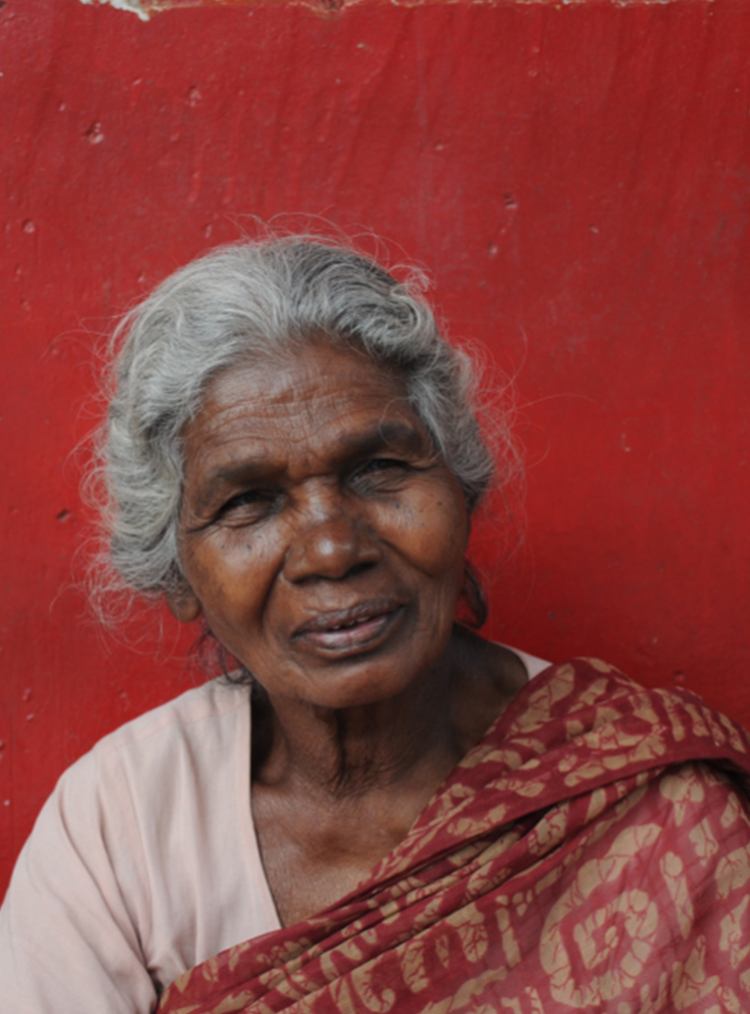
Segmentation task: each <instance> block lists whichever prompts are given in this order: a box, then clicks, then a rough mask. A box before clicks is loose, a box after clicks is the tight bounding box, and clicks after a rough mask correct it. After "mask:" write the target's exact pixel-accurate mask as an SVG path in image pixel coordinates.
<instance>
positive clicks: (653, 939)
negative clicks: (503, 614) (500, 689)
mask: <svg viewBox="0 0 750 1014" xmlns="http://www.w3.org/2000/svg"><path fill="white" fill-rule="evenodd" d="M749 788H750V740H749V739H748V737H747V735H746V734H745V733H744V732H743V730H742V729H740V728H739V727H738V726H736V725H735V724H734V723H733V722H731V721H730V720H729V719H728V718H726V717H724V716H723V715H719V714H717V713H716V712H714V711H712V710H711V709H710V708H708V707H707V706H706V705H705V704H704V703H703V702H702V701H701V700H700V699H699V698H698V697H696V696H694V695H693V694H691V693H690V692H688V691H684V690H675V691H667V690H644V689H642V688H641V687H639V686H638V685H637V684H635V683H633V682H632V681H631V680H629V679H628V678H627V677H625V676H623V675H622V674H621V673H619V672H618V671H617V670H615V669H613V668H611V667H610V666H608V665H605V664H604V663H602V662H599V661H596V660H585V659H576V660H574V661H572V662H567V663H564V664H562V665H557V666H552V667H550V668H549V669H547V670H546V671H545V672H544V673H542V674H540V675H539V676H537V677H536V678H535V679H534V680H533V681H532V682H531V683H530V684H528V685H527V686H526V687H525V688H524V689H523V690H522V691H521V693H520V694H519V695H518V696H517V697H516V699H515V700H514V701H513V702H512V703H511V705H510V706H509V707H508V708H507V709H506V711H504V712H503V714H502V715H501V716H500V717H499V719H498V720H497V721H496V722H495V723H494V725H493V726H492V727H491V728H490V730H489V731H488V732H487V734H486V735H485V736H484V738H483V739H482V741H481V742H480V743H479V744H478V745H477V746H476V747H474V749H473V750H471V751H470V752H469V753H468V754H467V755H466V756H465V757H464V758H463V760H462V761H461V762H460V763H459V764H458V765H457V767H456V768H455V769H454V771H453V772H452V773H451V775H450V776H449V778H448V779H447V781H446V782H445V783H444V784H443V785H442V786H441V788H440V789H439V790H438V792H437V793H436V794H435V796H434V797H433V799H432V800H431V802H430V803H429V804H428V806H427V807H426V808H425V810H424V811H423V812H422V814H421V815H420V816H419V818H418V819H417V821H416V822H415V824H414V825H413V827H412V828H411V830H410V832H409V834H408V835H407V836H406V838H405V839H404V840H403V841H402V842H401V843H400V845H399V846H398V847H397V848H396V849H395V850H394V851H393V852H391V853H390V854H389V855H388V856H386V857H385V858H384V859H383V860H382V861H381V862H380V863H379V864H378V866H377V867H376V868H375V869H374V870H373V871H372V873H371V875H370V876H369V877H368V879H367V880H366V881H365V882H363V883H362V884H360V885H359V887H358V888H357V890H356V891H355V892H353V893H352V894H350V895H349V896H348V897H346V898H343V899H342V900H341V901H339V902H338V903H336V904H335V905H334V906H332V907H331V908H329V909H327V910H326V911H324V912H322V913H320V914H319V915H317V916H315V917H313V918H311V919H309V920H307V921H306V922H304V923H300V924H298V925H296V926H288V927H285V928H283V929H281V930H278V931H276V932H274V933H269V934H266V935H264V936H261V937H258V938H256V939H254V940H250V941H247V942H245V943H242V944H239V945H237V946H235V947H232V948H230V949H229V950H227V951H224V952H223V953H221V954H219V955H217V956H216V957H215V958H212V959H210V960H209V961H207V962H204V963H203V964H201V965H199V966H197V967H196V968H193V969H191V970H189V971H187V972H185V973H184V974H183V975H181V976H180V977H179V978H178V979H176V980H175V981H174V982H173V983H172V984H171V985H170V986H169V987H168V988H167V989H166V990H165V992H164V994H163V995H162V997H161V1001H160V1004H159V1008H158V1011H159V1014H235V1012H238V1014H239V1012H244V1014H275V1012H277V1011H286V1012H289V1014H353V1012H357V1014H360V1012H361V1014H368V1012H372V1014H390V1012H393V1014H469V1012H471V1014H498V1012H502V1014H504V1012H506V1011H507V1012H509V1014H563V1012H573V1011H591V1010H596V1011H606V1012H608V1014H666V1012H667V1011H670V1012H671V1011H685V1012H688V1014H724V1012H731V1014H741V1012H743V1011H748V1010H750V802H748V789H749Z"/></svg>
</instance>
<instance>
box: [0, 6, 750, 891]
mask: <svg viewBox="0 0 750 1014" xmlns="http://www.w3.org/2000/svg"><path fill="white" fill-rule="evenodd" d="M748 53H750V11H748V10H747V5H746V4H744V3H742V2H733V0H716V2H714V3H704V2H701V0H697V2H689V0H677V2H674V3H667V4H664V5H658V6H653V5H648V6H641V5H639V4H630V5H627V6H625V7H622V6H618V5H614V4H610V3H607V2H599V3H588V4H582V5H573V6H565V5H563V6H560V5H554V4H514V3H503V4H499V5H493V4H481V5H462V4H453V5H445V6H443V5H440V4H436V5H428V6H418V7H414V8H411V9H407V8H404V7H396V6H389V5H368V4H362V5H359V6H354V7H352V8H349V9H346V10H344V11H343V12H342V13H340V14H339V15H336V16H329V17H321V16H319V15H317V14H315V13H314V12H312V11H311V10H310V9H307V8H305V7H299V6H292V7H290V6H284V5H280V4H269V5H267V6H264V5H256V6H252V7H242V6H229V7H221V6H216V5H213V4H212V5H210V6H207V7H204V8H196V9H181V10H173V11H170V12H168V13H164V14H161V15H158V16H156V17H154V18H152V20H150V21H148V22H143V21H140V20H138V18H136V17H134V16H133V15H132V14H129V13H126V12H123V11H117V10H114V9H112V8H111V7H92V6H86V7H85V6H83V5H82V4H81V3H79V2H78V0H6V2H5V3H4V4H2V6H1V7H0V71H1V72H2V77H0V94H1V95H2V99H1V103H0V118H1V120H0V127H1V129H0V138H2V142H1V144H0V160H1V161H2V172H1V173H0V188H1V190H0V207H1V209H2V217H1V218H0V222H2V225H3V228H4V250H3V258H4V259H3V266H2V273H1V275H0V278H1V279H2V302H1V303H0V314H2V369H1V370H0V399H1V402H2V406H1V408H0V415H1V416H2V419H1V420H0V448H1V449H2V450H1V453H2V461H3V483H2V489H1V490H0V496H2V507H1V516H2V520H3V529H2V536H1V539H2V542H1V546H0V560H1V561H2V583H1V584H0V595H2V609H1V610H0V635H1V637H2V655H1V656H0V658H1V659H2V681H1V684H0V694H1V695H2V696H1V698H0V701H1V703H2V714H1V715H0V723H1V724H0V740H2V747H0V881H2V882H4V878H5V877H6V875H7V873H8V871H9V868H10V864H11V861H12V859H13V857H14V855H15V854H16V852H17V850H18V849H19V848H20V846H21V843H22V841H23V839H24V837H25V835H26V834H27V833H28V830H29V828H30V826H31V822H32V820H33V818H34V816H35V814H36V812H37V810H38V808H39V806H40V805H41V803H42V801H43V799H44V797H45V796H46V794H47V793H48V791H49V790H50V789H51V787H52V785H53V784H54V781H55V778H56V777H57V775H58V774H59V773H60V771H61V770H62V769H63V767H65V766H66V765H67V764H68V763H69V762H70V761H72V760H73V759H74V758H75V757H77V756H78V755H79V754H80V753H81V752H83V751H84V750H85V749H86V748H88V747H89V746H90V745H91V744H92V743H93V742H94V741H95V740H96V739H97V738H98V737H99V736H101V735H102V734H103V733H104V732H106V731H107V730H109V729H110V728H112V727H114V726H115V725H118V724H120V723H121V722H122V721H124V720H126V719H128V718H130V717H132V716H134V715H135V714H137V713H138V712H140V711H142V710H144V709H145V708H146V707H149V706H152V705H154V704H156V703H158V702H160V701H161V700H163V699H165V698H167V697H169V696H170V695H173V694H174V693H176V692H178V691H179V690H180V689H182V688H184V687H185V686H187V685H189V684H190V683H191V681H193V680H195V679H197V678H198V677H197V676H196V674H195V673H194V672H193V673H191V672H185V667H184V665H183V664H182V662H181V661H180V653H181V651H182V649H183V648H184V647H185V645H186V644H187V643H189V640H190V634H187V635H180V636H181V640H179V641H178V640H176V639H175V635H174V634H173V633H172V629H173V628H172V627H171V626H169V625H167V627H166V634H165V639H164V644H163V647H162V649H161V651H160V654H159V656H158V657H156V658H155V657H154V649H153V645H152V643H151V642H150V641H148V640H146V641H144V643H143V644H142V646H141V648H140V649H137V648H134V647H125V646H123V645H120V644H118V643H116V642H112V641H111V640H107V639H106V638H102V637H101V635H100V634H99V633H98V632H97V630H96V628H95V627H94V626H93V625H92V624H91V623H90V621H88V620H86V618H85V613H84V598H83V595H82V594H81V593H80V591H78V590H77V589H76V587H75V584H74V580H75V578H74V576H72V575H73V574H74V571H73V570H72V557H73V553H74V550H75V547H76V546H77V545H78V544H79V542H80V540H81V538H82V536H83V533H84V531H85V527H86V516H85V512H84V511H83V509H82V507H81V502H80V498H79V495H78V492H77V484H78V467H79V458H78V456H76V455H71V450H72V448H73V447H74V446H75V445H76V444H77V443H78V442H79V441H81V440H82V439H83V438H84V437H85V435H86V434H87V432H88V431H89V430H90V429H91V427H92V426H93V424H94V421H95V419H96V415H97V411H98V409H97V406H96V404H95V403H92V401H91V398H90V394H91V392H92V391H93V389H94V386H95V383H94V377H95V375H96V354H95V348H96V346H97V343H98V341H99V335H100V334H101V333H102V332H103V331H105V330H106V329H107V328H108V327H109V326H110V323H111V320H112V318H113V316H114V315H115V314H117V313H118V312H120V311H121V310H122V309H124V308H125V307H127V306H128V305H129V304H130V303H131V302H132V301H133V300H134V299H135V298H137V297H138V295H139V294H141V293H143V292H144V291H145V290H147V289H148V288H149V287H150V286H152V285H153V284H154V283H156V282H157V281H158V280H160V279H161V278H162V277H163V276H164V275H165V274H167V273H168V272H169V271H171V270H172V269H173V268H174V267H176V266H177V265H179V264H182V263H184V262H185V261H187V260H188V259H190V258H191V257H193V256H194V255H196V254H198V253H199V252H201V251H202V250H205V249H206V248H207V247H209V246H211V245H213V244H215V243H217V242H221V241H224V240H229V239H235V238H237V237H238V236H239V235H240V234H241V232H242V229H243V228H245V227H246V226H247V219H246V218H245V217H244V216H248V215H257V216H260V217H262V218H264V219H267V218H269V217H271V216H273V215H275V214H278V213H282V212H305V213H311V214H320V215H323V216H325V217H327V218H328V219H330V220H332V221H333V222H335V223H338V224H340V225H342V226H345V227H352V226H354V227H358V226H360V227H362V228H364V229H373V230H375V231H376V232H378V233H381V234H383V235H385V236H387V237H389V238H390V239H391V240H393V241H394V242H393V245H392V247H391V249H392V251H393V256H394V257H395V258H396V259H399V258H400V257H403V256H408V257H411V258H413V259H416V260H418V261H419V262H421V263H423V264H424V265H426V266H427V267H428V268H429V269H430V270H431V272H432V274H433V277H434V280H435V285H436V288H435V292H436V298H437V300H438V303H439V306H440V309H441V311H442V313H443V314H444V315H445V317H446V318H447V320H448V321H449V322H450V330H451V332H452V333H453V334H454V335H455V336H457V337H460V338H471V339H473V340H475V341H477V342H479V343H481V345H483V346H484V347H485V348H486V349H487V350H488V352H489V353H490V356H491V358H492V360H493V361H494V362H495V363H497V364H498V366H499V367H500V368H502V369H504V370H506V371H508V372H510V373H513V374H514V375H516V376H517V384H518V404H519V415H518V427H519V432H520V435H521V437H522V439H523V440H524V442H525V443H526V446H527V451H528V458H529V465H530V467H529V472H528V495H527V508H526V516H525V519H524V520H523V522H522V526H523V528H524V530H525V537H524V540H523V543H522V544H521V546H520V548H518V550H517V552H516V554H515V556H514V557H513V559H512V560H510V561H509V562H506V563H504V564H502V565H501V564H498V563H497V562H496V561H497V557H498V555H499V554H498V547H499V546H500V545H502V544H503V543H505V542H507V541H510V542H511V543H513V542H514V541H515V540H516V538H517V536H516V534H515V533H511V534H510V535H509V534H508V533H507V532H506V531H505V529H504V528H503V526H501V525H498V524H495V525H492V524H488V523H484V524H483V525H482V526H480V531H479V555H480V557H481V562H482V563H483V564H484V566H485V569H487V570H488V571H491V572H492V575H493V576H492V581H491V583H492V588H493V593H492V598H493V612H492V617H493V618H492V621H491V624H490V628H489V629H490V633H492V634H493V635H495V636H499V637H502V638H503V639H505V640H507V641H509V642H511V643H515V644H518V645H520V646H522V647H525V648H527V649H529V650H531V651H535V652H536V653H538V654H541V655H544V656H546V657H548V658H552V659H562V658H564V657H565V656H568V655H570V654H580V653H585V654H596V655H600V656H604V657H606V658H607V659H609V660H610V661H612V662H615V663H617V664H619V665H620V666H622V667H623V668H625V669H626V670H627V671H629V672H631V673H632V674H633V675H634V676H636V677H638V678H640V679H641V680H643V681H644V682H646V683H648V684H652V685H653V684H664V683H667V684H668V683H671V682H673V681H676V682H678V683H681V684H685V685H687V686H690V687H694V688H696V689H698V690H700V691H701V692H702V693H704V694H705V696H706V697H707V698H708V699H709V701H711V702H712V703H714V704H716V705H719V706H720V707H723V708H724V709H726V710H727V711H729V712H730V713H731V714H732V715H734V716H735V717H739V718H740V719H744V720H745V721H746V722H750V690H749V689H748V682H747V671H748V660H749V659H748V655H749V654H750V647H749V645H748V635H747V626H748V624H747V615H748V609H749V607H750V586H749V584H748V571H749V567H748V564H749V563H750V560H749V556H750V552H749V550H750V534H749V532H748V521H747V515H748V508H747V504H748V500H749V499H750V496H749V495H750V475H749V473H750V467H749V466H748V430H749V414H750V410H749V409H748V396H747V392H748V382H749V381H750V356H749V354H748V340H749V339H748V325H749V324H750V305H749V295H750V286H749V282H748V268H750V247H749V245H748V243H749V239H750V233H749V232H748V211H749V210H750V194H749V186H750V60H749V59H748ZM247 227H249V228H251V226H247ZM399 245H400V247H401V248H402V249H401V250H399ZM493 560H494V561H495V562H493ZM149 636H150V635H149ZM1 886H2V885H1V884H0V889H1Z"/></svg>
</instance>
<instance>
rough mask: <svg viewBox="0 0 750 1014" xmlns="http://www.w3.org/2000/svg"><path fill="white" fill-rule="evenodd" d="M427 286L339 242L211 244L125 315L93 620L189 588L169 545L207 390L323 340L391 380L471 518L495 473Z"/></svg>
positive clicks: (104, 466)
mask: <svg viewBox="0 0 750 1014" xmlns="http://www.w3.org/2000/svg"><path fill="white" fill-rule="evenodd" d="M424 288H425V282H424V278H423V276H422V275H421V274H420V273H419V272H417V271H412V272H411V274H410V276H409V278H408V279H407V280H406V281H403V282H398V281H396V279H395V278H393V277H392V276H391V275H390V274H388V273H387V272H386V271H385V270H384V269H383V268H381V267H380V266H379V265H378V264H376V263H375V262H374V261H373V260H370V259H369V258H368V257H366V256H363V255H362V254H360V253H358V252H356V251H354V250H352V249H349V248H347V247H345V246H342V245H339V244H336V243H332V242H328V241H326V240H320V239H318V238H314V237H312V238H311V237H306V236H289V237H284V238H273V239H270V240H269V239H266V240H262V241H256V242H242V243H240V244H236V245H231V246H224V247H220V248H218V249H216V250H214V251H212V252H210V253H209V254H207V255H205V256H203V257H201V258H199V259H198V260H195V261H193V262H192V263H191V264H188V265H187V266H186V267H184V268H182V269H180V270H179V271H177V272H175V273H174V274H173V275H172V276H171V277H170V278H167V280H166V281H164V282H163V283H162V284H161V285H159V286H158V288H156V290H155V291H154V292H153V293H152V294H151V295H150V296H149V297H148V298H147V299H146V300H145V301H144V302H142V303H141V304H140V305H139V306H137V307H136V308H135V309H133V310H132V311H131V312H130V313H128V314H127V315H126V316H125V317H124V318H123V320H122V321H121V323H120V324H119V326H118V328H117V329H116V331H115V334H114V337H113V346H112V348H113V360H112V367H111V373H110V387H109V392H108V394H109V396H110V405H109V414H108V417H107V420H106V422H105V424H104V426H103V428H102V432H101V435H100V441H99V445H98V465H97V467H96V469H95V474H96V476H97V477H98V481H99V487H100V492H99V507H100V509H101V511H102V514H103V520H104V530H105V533H106V536H105V537H106V541H107V543H108V546H107V547H106V548H105V550H104V553H103V559H102V560H100V563H99V565H98V567H96V568H95V574H96V576H95V579H94V582H93V583H94V588H93V592H94V595H93V597H94V602H95V606H96V608H97V611H98V612H99V615H100V616H101V617H102V618H104V619H108V618H109V619H111V618H112V617H113V613H114V612H116V609H114V608H113V607H112V601H113V599H114V600H118V601H120V602H121V601H122V598H123V595H122V593H125V598H127V597H128V595H130V596H133V594H134V593H137V594H140V595H146V596H150V597H159V596H163V595H168V596H174V597H177V598H179V597H180V596H181V595H182V594H183V593H184V592H185V590H186V584H185V578H184V576H183V572H182V568H181V565H180V559H179V553H178V543H177V530H178V517H179V511H180V502H181V495H182V485H183V443H182V435H183V432H184V429H185V426H186V424H187V423H189V422H190V421H191V419H193V418H194V417H195V415H196V414H197V412H198V411H199V409H200V406H201V401H202V399H203V397H204V393H205V391H206V388H207V385H208V384H209V383H210V382H211V380H212V379H213V378H215V377H216V376H217V375H218V374H220V373H222V372H223V371H225V370H228V369H231V368H232V366H234V365H236V364H237V363H238V362H240V361H242V362H248V361H249V362H252V361H253V359H254V358H255V359H256V361H257V359H258V357H262V358H264V359H267V358H268V356H269V355H270V356H273V355H274V354H277V355H278V354H279V353H284V352H285V351H288V350H289V348H290V347H294V346H295V345H296V346H298V345H299V343H300V342H305V341H307V340H310V339H312V338H319V337H320V336H321V335H324V336H326V337H327V338H329V339H330V340H331V341H334V342H340V343H342V344H347V345H352V344H354V345H356V346H359V347H360V348H361V349H363V350H364V351H365V352H366V353H367V354H368V355H369V356H370V357H371V358H372V359H373V360H374V362H376V363H378V364H382V365H384V366H387V367H390V368H393V369H395V370H397V371H398V372H399V374H400V375H401V377H402V378H403V382H404V385H405V388H406V392H407V397H408V400H409V403H410V405H411V407H412V409H413V411H414V412H415V413H416V415H417V417H418V418H419V419H420V420H421V422H422V423H423V425H424V426H425V427H426V429H427V431H428V432H429V434H430V436H431V438H432V440H433V441H434V444H435V447H436V449H437V450H438V452H439V453H440V454H441V455H442V457H443V459H444V461H445V462H446V464H447V466H448V467H449V468H450V469H451V470H452V471H453V473H454V474H455V476H456V478H457V479H458V481H459V483H460V485H461V487H462V489H463V492H464V495H465V497H466V503H467V505H468V508H469V511H470V512H473V511H474V510H475V508H476V506H477V504H478V503H479V501H480V500H481V498H482V496H483V494H484V493H485V492H486V490H487V488H488V486H489V485H490V483H491V481H492V479H493V475H494V473H495V467H494V461H493V454H492V453H491V452H490V450H489V448H488V446H487V444H486V442H485V440H484V439H483V437H482V434H481V432H480V427H479V425H478V422H477V417H476V411H475V407H474V398H475V394H476V378H475V370H474V368H473V366H472V362H471V360H470V358H469V356H468V355H467V354H466V353H465V352H463V351H461V350H459V349H456V348H454V347H452V346H451V345H449V344H448V343H447V342H446V341H445V340H444V339H443V338H442V337H441V335H440V333H439V330H438V327H437V324H436V322H435V318H434V316H433V313H432V311H431V310H430V308H429V307H428V306H427V304H426V302H425V301H424V298H423V295H422V293H423V290H424ZM496 428H497V427H496ZM497 429H498V432H499V433H500V434H501V440H500V444H501V446H500V448H499V451H500V454H499V455H498V457H499V460H500V462H501V464H502V466H503V471H504V473H505V474H501V475H500V480H501V482H502V481H505V480H506V479H507V478H508V477H509V474H510V472H512V471H513V468H514V463H515V461H516V456H515V454H514V452H513V448H512V444H511V443H510V442H509V436H508V430H507V426H504V425H502V426H500V427H499V428H497ZM113 593H119V594H114V596H113ZM105 602H106V603H108V605H105Z"/></svg>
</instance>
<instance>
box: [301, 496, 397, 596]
mask: <svg viewBox="0 0 750 1014" xmlns="http://www.w3.org/2000/svg"><path fill="white" fill-rule="evenodd" d="M381 558H382V549H381V547H380V544H379V542H378V540H377V538H376V536H375V534H374V532H373V531H372V530H371V529H370V527H369V525H368V524H367V522H366V521H365V519H364V518H363V517H361V516H360V515H359V513H358V512H357V511H356V510H355V509H353V506H352V505H349V504H347V503H346V502H345V501H344V500H343V498H342V499H336V500H335V501H333V502H332V501H331V500H330V499H329V500H328V501H327V502H326V503H324V504H322V503H318V504H316V505H315V507H314V508H313V509H312V510H307V511H305V512H304V516H303V517H300V518H299V521H298V523H297V524H295V529H294V531H293V533H292V538H291V540H290V544H289V548H288V550H287V554H286V559H285V561H284V575H285V577H286V579H287V580H288V581H292V582H295V583H299V582H301V581H306V580H310V579H316V578H323V579H327V580H339V579H341V578H343V577H347V576H351V575H352V574H355V573H357V572H358V571H360V570H364V569H366V568H368V567H371V566H373V565H374V564H376V563H377V562H378V561H379V560H380V559H381Z"/></svg>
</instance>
